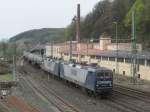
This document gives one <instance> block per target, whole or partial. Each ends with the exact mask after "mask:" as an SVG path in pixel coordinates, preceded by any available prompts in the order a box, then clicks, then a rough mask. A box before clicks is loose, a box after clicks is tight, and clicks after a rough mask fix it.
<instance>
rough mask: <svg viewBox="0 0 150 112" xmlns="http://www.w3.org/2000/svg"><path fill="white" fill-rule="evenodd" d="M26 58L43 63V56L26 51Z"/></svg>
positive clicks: (31, 61) (34, 62) (38, 63)
mask: <svg viewBox="0 0 150 112" xmlns="http://www.w3.org/2000/svg"><path fill="white" fill-rule="evenodd" d="M24 58H25V59H26V60H28V61H29V62H30V63H32V64H37V65H40V64H42V61H43V58H42V56H40V55H37V54H33V53H29V52H24Z"/></svg>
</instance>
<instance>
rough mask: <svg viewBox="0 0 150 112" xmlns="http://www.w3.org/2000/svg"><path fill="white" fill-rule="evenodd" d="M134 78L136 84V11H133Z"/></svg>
mask: <svg viewBox="0 0 150 112" xmlns="http://www.w3.org/2000/svg"><path fill="white" fill-rule="evenodd" d="M131 40H132V54H133V56H132V76H133V83H135V82H136V73H137V70H136V60H137V58H136V53H137V50H136V25H135V10H134V9H133V11H132V39H131Z"/></svg>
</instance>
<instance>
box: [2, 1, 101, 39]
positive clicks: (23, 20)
mask: <svg viewBox="0 0 150 112" xmlns="http://www.w3.org/2000/svg"><path fill="white" fill-rule="evenodd" d="M99 1H100V0H0V40H1V39H9V38H10V37H12V36H14V35H16V34H18V33H21V32H24V31H28V30H31V29H40V28H62V27H66V26H67V25H69V24H70V22H71V21H72V18H73V17H74V15H76V10H77V9H76V8H77V4H78V3H80V4H81V16H83V17H84V16H85V15H86V14H87V13H89V12H90V11H92V9H93V7H94V6H95V4H96V3H97V2H99Z"/></svg>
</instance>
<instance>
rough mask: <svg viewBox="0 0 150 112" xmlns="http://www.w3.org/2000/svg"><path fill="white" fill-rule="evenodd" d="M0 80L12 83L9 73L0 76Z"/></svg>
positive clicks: (11, 76)
mask: <svg viewBox="0 0 150 112" xmlns="http://www.w3.org/2000/svg"><path fill="white" fill-rule="evenodd" d="M0 80H1V81H12V80H13V75H12V74H11V73H7V74H4V75H0Z"/></svg>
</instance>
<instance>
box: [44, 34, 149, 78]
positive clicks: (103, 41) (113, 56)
mask: <svg viewBox="0 0 150 112" xmlns="http://www.w3.org/2000/svg"><path fill="white" fill-rule="evenodd" d="M136 47H137V53H136V55H134V54H133V53H132V47H131V43H118V45H117V44H116V43H112V40H111V38H110V37H109V36H108V35H106V34H103V35H102V36H101V37H100V39H99V42H92V43H88V42H83V43H81V42H80V43H77V42H76V41H73V42H72V44H70V42H69V41H68V42H65V43H60V44H54V45H53V46H51V44H47V45H46V47H45V55H46V57H51V56H52V55H53V57H55V58H63V59H64V60H66V61H69V59H70V55H71V56H72V59H73V60H75V61H76V62H80V63H81V62H83V63H87V64H93V63H96V64H97V65H99V66H102V67H107V68H109V69H111V70H113V71H114V72H115V71H116V70H117V72H118V73H119V74H121V75H126V76H132V71H133V70H132V69H133V68H132V59H133V57H136V59H137V61H136V63H137V65H136V66H137V67H136V69H137V74H136V76H137V77H138V78H140V79H144V80H150V73H149V71H150V53H148V52H143V51H142V45H141V44H137V46H136ZM117 48H118V50H117ZM116 65H117V66H116Z"/></svg>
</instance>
